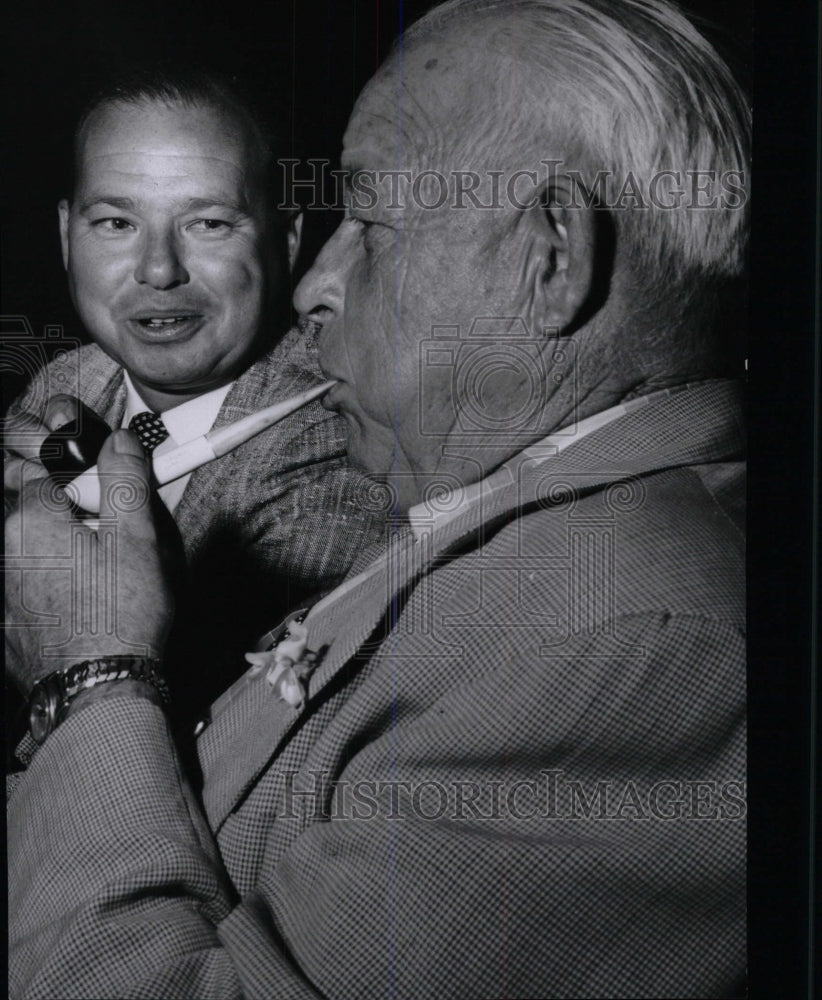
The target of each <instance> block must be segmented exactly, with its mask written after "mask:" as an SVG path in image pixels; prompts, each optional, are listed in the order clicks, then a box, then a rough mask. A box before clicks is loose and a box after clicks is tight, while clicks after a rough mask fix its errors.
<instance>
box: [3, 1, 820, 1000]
mask: <svg viewBox="0 0 822 1000" xmlns="http://www.w3.org/2000/svg"><path fill="white" fill-rule="evenodd" d="M511 2H512V6H515V4H516V0H511ZM429 6H431V4H430V2H428V0H406V2H398V0H382V2H380V0H282V2H279V0H269V2H259V0H258V2H250V0H221V2H214V0H199V2H193V0H165V2H161V0H143V2H141V3H139V4H136V3H133V4H125V3H121V4H117V5H115V4H114V3H113V2H112V0H83V2H81V0H65V2H64V3H62V4H61V5H60V4H57V3H54V2H51V3H45V2H42V0H11V2H10V3H7V7H6V15H5V22H6V25H5V29H4V32H3V42H2V52H3V60H2V73H3V77H4V97H3V108H2V115H3V132H2V135H3V139H4V143H3V147H4V152H3V156H2V158H0V169H2V207H1V210H2V244H1V245H0V250H1V251H2V258H1V259H2V267H3V272H2V292H3V301H2V313H3V315H4V316H5V317H25V318H27V320H28V322H29V324H30V327H31V330H32V331H33V334H34V336H35V339H37V340H41V339H42V338H43V336H44V331H45V328H46V327H47V326H48V325H58V326H62V327H63V328H64V330H65V334H64V336H69V337H76V338H78V339H82V336H83V334H82V331H81V330H80V329H79V328H78V326H77V323H76V320H75V319H74V315H73V311H72V308H71V305H70V302H69V298H68V294H67V291H66V283H65V276H64V274H63V270H62V264H61V261H60V253H59V242H58V238H57V217H56V204H57V201H58V199H59V198H60V197H61V196H63V195H64V194H66V191H67V183H68V174H67V165H66V158H65V157H66V149H67V145H68V139H69V137H70V134H71V131H72V129H73V124H74V120H75V119H76V116H77V113H78V111H79V110H80V108H81V107H82V105H83V103H84V102H85V101H86V100H87V99H88V97H89V96H90V95H91V94H92V93H93V92H94V90H96V89H97V87H98V86H99V85H100V83H101V82H102V81H103V80H104V79H105V77H106V76H107V75H108V74H109V73H111V72H113V71H121V70H123V69H125V68H127V67H129V66H135V65H143V64H145V63H148V62H156V61H158V60H165V61H167V62H169V63H171V64H175V63H180V64H185V65H187V66H191V65H196V66H199V67H200V68H217V69H219V70H220V71H221V72H224V73H229V74H232V73H237V74H240V75H242V76H243V77H245V78H246V79H250V80H251V81H252V82H253V85H254V89H255V91H256V92H257V94H258V95H259V98H260V100H261V102H262V103H263V104H265V105H270V106H271V107H272V108H275V107H276V108H278V109H279V110H278V113H280V114H282V113H285V114H286V115H287V114H290V112H291V111H292V110H293V111H294V121H293V128H294V136H295V137H297V136H299V138H300V149H299V151H300V152H301V153H305V154H308V155H314V156H319V157H328V158H330V159H332V160H333V159H334V158H335V157H336V156H337V155H338V153H339V147H340V140H341V136H342V131H343V129H344V126H345V122H346V120H347V117H348V114H349V111H350V109H351V105H352V103H353V100H354V98H355V97H356V95H357V93H358V92H359V90H360V89H361V87H362V85H363V84H364V83H365V82H366V80H367V79H368V78H369V77H370V76H371V75H372V73H373V72H374V70H375V68H376V67H377V65H378V64H379V63H380V62H381V61H382V59H383V58H384V57H385V55H386V54H387V52H388V51H389V49H390V46H391V43H392V41H393V39H394V38H395V36H396V34H397V31H398V29H399V28H400V27H401V26H402V25H403V24H409V23H411V22H412V21H413V20H415V19H416V18H417V17H419V16H420V14H421V13H423V12H424V11H425V10H427V9H428V8H429ZM683 6H685V7H686V9H689V10H691V11H693V12H694V13H695V14H696V15H697V16H698V17H699V18H702V19H705V20H704V21H703V22H702V27H703V30H704V31H705V32H706V33H707V34H708V35H709V37H710V38H711V40H712V41H713V42H714V44H715V45H716V46H717V48H719V50H720V51H721V52H722V53H723V55H724V56H725V57H726V59H727V60H728V61H729V62H730V64H731V66H732V68H733V69H734V71H735V72H736V74H737V76H738V78H739V79H740V82H742V83H743V85H744V86H745V87H746V88H747V89H748V90H749V91H751V90H752V92H753V104H754V108H755V145H754V164H755V174H754V176H755V185H756V186H755V199H754V221H753V244H752V246H753V249H752V278H751V308H750V316H749V321H750V322H749V328H750V335H749V351H748V355H749V358H750V368H749V389H750V393H749V399H750V412H749V426H750V434H751V461H750V466H751V473H752V476H751V482H752V486H751V489H750V497H749V499H750V538H751V543H752V544H751V552H750V558H749V574H750V581H751V588H750V601H749V604H750V615H749V619H750V653H751V672H750V678H751V692H750V701H749V705H750V712H749V714H750V722H751V729H752V740H751V755H750V761H751V774H750V783H749V819H750V824H749V829H750V852H751V860H750V868H749V887H750V907H751V909H750V916H751V919H750V973H751V994H750V995H751V996H752V997H762V998H768V1000H774V998H780V1000H782V998H792V997H803V996H810V995H811V993H810V989H809V982H810V980H809V976H810V966H809V961H808V955H809V948H810V944H811V942H812V940H813V933H814V932H813V928H812V918H813V911H812V908H811V907H810V905H809V885H808V878H809V861H808V859H809V854H810V844H811V843H812V839H813V838H812V835H813V827H812V825H811V817H812V816H813V815H814V811H815V809H816V804H815V801H814V799H813V797H812V794H811V793H810V791H809V790H810V789H811V788H812V785H811V779H812V777H813V771H812V758H813V749H814V748H813V743H812V742H811V737H810V735H809V734H810V733H811V729H812V726H813V725H814V724H815V719H816V714H815V713H816V704H815V703H814V701H813V698H814V694H815V692H814V687H813V685H812V682H811V663H812V662H813V656H814V650H815V647H814V636H815V631H814V627H813V625H814V622H815V614H816V601H817V600H818V593H817V591H816V590H815V589H814V588H815V580H816V577H815V576H814V570H815V563H814V561H815V558H816V557H817V556H818V550H817V549H815V548H814V546H815V544H816V542H815V537H816V536H815V535H814V530H815V529H814V524H815V523H816V522H815V521H814V519H815V518H816V519H817V521H818V504H819V498H818V466H817V465H815V464H814V456H815V454H816V452H815V450H814V449H815V447H818V445H815V441H818V433H819V417H818V411H817V410H816V409H815V400H816V397H815V392H818V388H819V377H818V370H819V346H818V342H815V341H814V337H813V329H814V300H813V294H812V289H813V285H814V281H815V280H817V281H818V257H817V243H818V232H817V231H816V230H815V226H816V221H815V214H814V212H815V201H814V199H815V197H816V190H817V183H818V178H817V170H818V163H817V161H816V129H817V118H816V114H817V108H818V95H817V78H816V71H817V59H818V52H819V49H818V46H819V41H818V39H819V23H818V14H817V10H816V4H814V3H813V2H811V0H804V2H800V0H797V2H796V3H794V4H791V5H786V4H777V3H775V2H768V3H766V2H764V0H758V2H757V3H756V10H755V14H752V10H751V7H752V0H724V2H719V0H716V2H710V0H694V2H692V3H684V4H683ZM786 11H787V13H786ZM754 63H755V66H756V74H755V76H754V75H753V73H752V68H753V66H754ZM816 207H817V208H818V205H817V206H816ZM336 223H337V219H336V218H335V217H334V215H333V213H320V212H312V213H309V214H308V218H307V223H306V225H307V233H306V237H307V239H306V243H307V248H306V249H307V253H306V254H305V255H304V257H303V260H302V264H301V266H302V267H305V266H306V263H307V262H310V256H311V253H312V252H313V251H316V249H317V247H318V246H319V245H320V244H321V243H322V240H323V239H324V237H325V236H326V235H327V234H328V233H329V232H330V231H331V229H332V228H333V227H334V226H335V225H336ZM19 329H21V328H20V326H19V320H13V319H12V320H8V319H7V320H5V321H4V332H5V336H6V344H7V345H10V344H13V342H14V341H15V340H16V332H15V331H17V330H19ZM20 357H21V354H20V352H19V350H17V349H16V348H15V349H13V350H3V351H2V354H0V374H2V380H3V388H4V390H5V393H6V401H5V405H7V404H8V401H9V400H10V399H11V398H13V396H14V395H16V394H17V393H18V392H19V391H20V388H21V385H22V382H23V380H24V379H25V377H26V375H27V374H30V372H27V365H26V364H21V363H20ZM38 357H40V355H37V354H36V352H35V354H33V355H32V356H31V362H30V363H29V365H30V364H33V363H34V362H35V359H36V358H38ZM815 435H816V438H815ZM546 947H550V942H546Z"/></svg>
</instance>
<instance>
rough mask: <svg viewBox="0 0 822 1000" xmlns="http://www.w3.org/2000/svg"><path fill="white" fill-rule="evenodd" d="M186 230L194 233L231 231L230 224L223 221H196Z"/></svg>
mask: <svg viewBox="0 0 822 1000" xmlns="http://www.w3.org/2000/svg"><path fill="white" fill-rule="evenodd" d="M188 228H189V229H192V230H193V231H194V232H195V233H218V232H227V231H228V230H229V229H231V223H230V222H227V221H226V220H225V219H197V220H195V221H194V222H192V223H191V225H190V226H189V227H188Z"/></svg>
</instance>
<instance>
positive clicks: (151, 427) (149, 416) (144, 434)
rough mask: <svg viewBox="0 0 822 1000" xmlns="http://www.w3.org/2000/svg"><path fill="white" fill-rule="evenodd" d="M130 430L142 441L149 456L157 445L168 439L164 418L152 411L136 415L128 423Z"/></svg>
mask: <svg viewBox="0 0 822 1000" xmlns="http://www.w3.org/2000/svg"><path fill="white" fill-rule="evenodd" d="M128 429H129V430H130V431H134V433H135V434H136V435H137V437H138V438H139V439H140V444H141V445H142V446H143V448H145V451H146V454H147V455H150V454H151V453H152V452H153V451H154V449H155V448H156V447H157V445H158V444H159V443H160V442H161V441H165V439H166V438H167V437H168V431H167V430H166V425H165V424H164V423H163V421H162V418H161V417H159V416H158V415H157V414H156V413H152V412H151V411H150V410H144V411H143V412H142V413H135V414H134V416H133V417H132V418H131V420H129V422H128Z"/></svg>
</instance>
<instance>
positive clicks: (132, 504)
mask: <svg viewBox="0 0 822 1000" xmlns="http://www.w3.org/2000/svg"><path fill="white" fill-rule="evenodd" d="M97 474H98V476H99V478H100V519H101V520H102V519H103V518H112V517H113V518H117V520H118V521H119V522H120V524H121V525H122V526H123V527H125V528H127V529H128V530H129V531H130V532H131V533H132V534H133V535H135V536H136V537H138V538H145V539H152V540H153V539H154V537H155V531H154V519H153V517H152V515H151V505H150V502H149V500H150V496H151V492H150V487H149V465H148V459H147V458H146V455H145V452H144V451H143V446H142V445H141V444H140V442H139V440H138V438H137V435H136V434H133V433H132V432H131V431H127V430H118V431H115V432H114V433H113V434H112V435H110V436H109V438H108V439H107V440H106V443H105V444H104V445H103V448H102V450H101V452H100V455H99V457H98V459H97Z"/></svg>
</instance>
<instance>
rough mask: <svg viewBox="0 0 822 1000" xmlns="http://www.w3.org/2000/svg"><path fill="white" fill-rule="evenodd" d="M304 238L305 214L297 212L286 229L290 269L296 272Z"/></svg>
mask: <svg viewBox="0 0 822 1000" xmlns="http://www.w3.org/2000/svg"><path fill="white" fill-rule="evenodd" d="M302 238H303V213H302V212H296V213H295V214H294V215H292V216H291V217H290V218H289V220H288V227H287V229H286V242H287V245H288V269H289V271H293V270H294V265H295V264H296V262H297V257H298V255H299V253H300V243H301V242H302Z"/></svg>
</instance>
